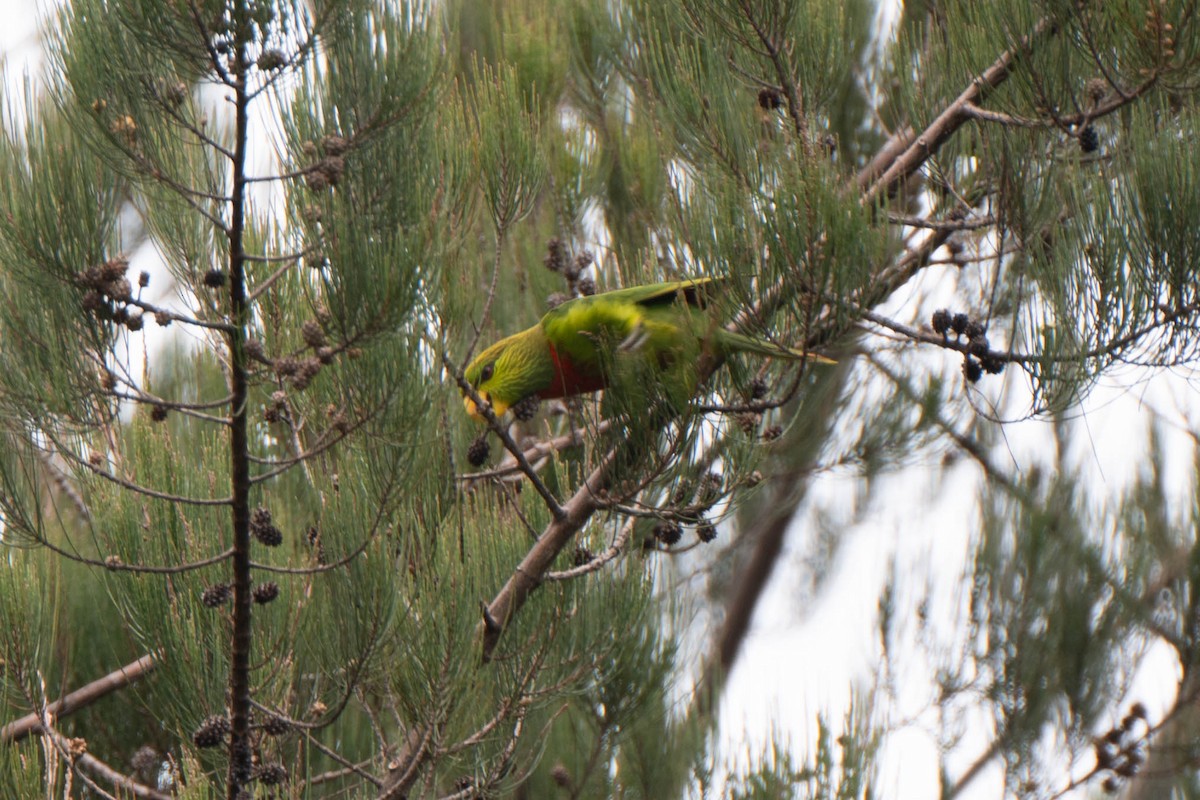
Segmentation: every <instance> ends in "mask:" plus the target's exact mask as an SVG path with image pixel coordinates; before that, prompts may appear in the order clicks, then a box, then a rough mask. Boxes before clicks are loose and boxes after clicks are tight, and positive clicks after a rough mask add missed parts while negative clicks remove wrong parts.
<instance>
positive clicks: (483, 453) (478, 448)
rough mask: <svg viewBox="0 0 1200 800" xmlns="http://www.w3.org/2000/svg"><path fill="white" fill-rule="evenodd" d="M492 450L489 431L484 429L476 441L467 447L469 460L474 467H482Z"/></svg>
mask: <svg viewBox="0 0 1200 800" xmlns="http://www.w3.org/2000/svg"><path fill="white" fill-rule="evenodd" d="M490 452H491V448H490V446H489V445H488V439H487V431H484V432H483V433H481V434H479V435H478V436H476V437H475V441H473V442H471V446H470V447H468V448H467V461H468V462H469V463H470V465H471V466H472V467H482V466H483V463H484V462H485V461H487V460H488V454H489V453H490Z"/></svg>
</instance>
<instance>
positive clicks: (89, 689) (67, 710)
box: [0, 653, 161, 743]
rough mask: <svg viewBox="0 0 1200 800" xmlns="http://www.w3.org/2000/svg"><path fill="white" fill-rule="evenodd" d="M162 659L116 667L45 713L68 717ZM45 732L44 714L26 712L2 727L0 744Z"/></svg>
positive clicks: (153, 656) (153, 655)
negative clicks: (43, 728)
mask: <svg viewBox="0 0 1200 800" xmlns="http://www.w3.org/2000/svg"><path fill="white" fill-rule="evenodd" d="M160 661H161V654H159V653H147V654H146V655H144V656H142V657H141V658H139V659H138V660H137V661H134V662H132V663H129V664H126V665H125V666H123V667H120V668H119V669H116V670H113V671H112V672H110V673H109V674H107V675H105V676H104V677H103V678H98V679H97V680H94V681H92V682H91V683H89V684H87V685H86V686H83V687H80V688H79V689H76V690H75V691H73V692H71V693H70V694H68V695H64V696H63V697H61V698H59V699H58V700H55V701H54V702H53V703H50V704H49V705H47V706H46V708H45V709H44V712H43V713H45V714H49V715H51V716H53V717H65V716H67V715H68V714H71V713H73V712H75V711H78V710H79V709H81V708H86V707H87V706H90V705H91V704H92V703H94V702H96V701H97V700H99V699H100V698H102V697H105V696H106V695H109V694H111V693H113V692H116V691H119V690H121V689H124V688H125V687H126V686H128V685H129V684H131V683H133V682H134V681H137V680H140V679H141V678H143V677H145V676H146V675H148V674H149V673H151V672H153V671H154V670H155V669H156V668H157V667H158V666H159V662H160ZM41 731H42V714H37V713H34V714H26V715H25V716H24V717H21V718H20V719H18V720H14V721H13V722H10V723H8V724H7V725H5V726H4V727H2V728H0V743H7V742H19V741H21V740H22V739H24V738H25V737H26V736H28V735H29V734H31V733H40V732H41Z"/></svg>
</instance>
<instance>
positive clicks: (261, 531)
mask: <svg viewBox="0 0 1200 800" xmlns="http://www.w3.org/2000/svg"><path fill="white" fill-rule="evenodd" d="M250 533H252V534H253V535H254V538H255V539H258V540H259V541H260V542H262V543H263V544H265V545H266V546H267V547H278V546H279V545H281V544H283V533H282V532H280V530H279V528H276V527H275V525H274V524H272V522H271V512H270V511H268V510H267V509H266V508H263V507H262V506H259V507H258V508H256V509H254V511H253V512H251V514H250Z"/></svg>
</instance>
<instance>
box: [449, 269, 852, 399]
mask: <svg viewBox="0 0 1200 800" xmlns="http://www.w3.org/2000/svg"><path fill="white" fill-rule="evenodd" d="M725 285H726V281H724V280H721V279H713V278H697V279H694V280H683V281H671V282H668V283H655V284H649V285H646V286H634V287H631V288H628V289H617V290H615V291H611V292H603V293H601V294H596V295H592V296H590V297H579V298H576V299H574V300H569V301H567V302H565V303H563V304H561V305H559V306H557V307H555V308H553V309H551V310H550V311H548V312H547V313H546V315H545V316H543V317H542V319H541V321H540V322H538V323H537V324H536V325H534V326H533V327H532V328H529V329H527V330H524V331H521V332H520V333H514V334H513V335H512V336H507V337H505V338H504V339H501V340H500V341H498V342H496V343H495V344H493V345H492V346H491V347H488V348H487V349H486V350H484V351H483V352H481V353H480V354H479V355H478V356H476V357H475V358H474V359H473V360H472V361H471V363H470V364H469V365H468V366H467V369H466V372H465V377H466V379H467V382H468V383H470V384H471V386H473V387H474V388H475V391H476V392H477V393H478V394H479V396H480V398H481V399H483V400H484V401H486V402H488V403H490V404H491V406H492V410H493V412H494V413H495V414H496V415H497V416H501V415H503V414H504V413H505V412H506V411H508V409H509V408H511V407H512V406H513V405H515V404H516V403H518V402H520V401H521V400H524V399H525V398H527V397H531V396H536V397H539V398H541V399H551V398H556V397H570V396H572V395H576V394H583V393H586V392H594V391H597V390H599V389H605V388H609V387H615V386H617V385H622V386H625V387H628V388H634V387H635V386H636V387H637V388H639V389H641V390H642V391H646V390H655V389H657V390H659V391H665V392H666V393H667V394H668V396H670V398H671V400H672V402H674V403H675V404H676V405H678V404H679V403H680V402H681V401H682V402H683V403H686V401H687V400H688V399H690V398H691V396H692V394H693V393H694V392H695V390H696V388H697V387H696V385H695V383H696V380H697V377H698V376H697V375H696V370H697V366H698V364H699V362H700V358H701V356H702V355H703V354H705V353H709V354H711V355H712V356H714V357H716V358H717V359H718V360H724V359H725V358H726V357H727V356H729V355H730V354H732V353H737V352H747V353H758V354H760V355H764V356H772V357H777V358H792V359H797V358H808V359H812V360H816V361H823V362H826V363H831V362H830V360H829V359H827V358H824V357H822V356H819V355H816V354H814V353H806V352H801V351H799V350H789V349H785V348H782V347H778V346H776V345H773V344H771V343H770V342H766V341H763V340H761V339H756V338H754V337H752V336H746V335H743V334H740V333H732V332H730V331H727V330H725V328H724V326H723V325H722V324H721V321H720V320H718V319H715V318H714V315H713V313H712V309H711V308H710V306H711V305H712V304H713V303H712V300H713V297H714V296H715V295H716V294H717V293H718V292H720V291H722V290H723V288H724V287H725ZM622 378H624V380H622ZM653 381H657V382H658V383H660V384H663V385H661V386H658V387H650V386H646V385H645V384H646V383H647V382H653ZM463 399H464V403H465V405H466V409H467V413H468V414H470V415H471V416H472V417H474V418H476V419H482V415H481V414H480V413H479V410H478V409H477V408H476V407H475V403H474V402H473V401H472V400H471V398H470V397H464V398H463Z"/></svg>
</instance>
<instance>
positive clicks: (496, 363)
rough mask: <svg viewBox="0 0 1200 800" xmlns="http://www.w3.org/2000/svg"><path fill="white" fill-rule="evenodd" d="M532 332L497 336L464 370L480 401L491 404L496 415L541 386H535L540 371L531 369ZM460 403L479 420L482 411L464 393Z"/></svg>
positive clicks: (533, 330)
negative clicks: (498, 339)
mask: <svg viewBox="0 0 1200 800" xmlns="http://www.w3.org/2000/svg"><path fill="white" fill-rule="evenodd" d="M535 334H540V331H538V330H537V329H530V330H528V331H524V332H522V333H518V334H514V335H512V336H509V337H507V338H504V339H501V340H500V341H498V342H496V343H495V344H493V345H492V346H491V347H489V348H487V349H486V350H484V351H483V352H482V353H480V354H479V355H477V356H475V358H474V360H472V361H471V363H470V364H468V365H467V369H466V372H465V373H464V377H466V379H467V383H469V384H471V386H472V387H473V388H474V389H475V392H476V394H478V395H479V397H480V399H481V400H483V401H484V402H486V403H488V404H489V405H491V407H492V412H493V413H494V414H495V415H496V416H497V417H500V416H503V415H504V412H506V411H508V409H510V408H511V407H512V406H513V405H514V404H515V403H517V402H519V401H520V400H523V399H524V398H526V397H528V396H529V395H531V394H536V393H537V392H538V391H539V390H540V389H542V388H543V387H542V386H539V385H538V381H539V379H540V376H541V373H542V372H543V371H542V370H538V369H534V368H533V366H534V363H533V362H535V361H536V352H534V351H535V350H536V348H535V346H534V345H535V344H536V343H535V342H532V341H530V340H531V338H533V335H535ZM542 339H543V340H544V337H542ZM463 406H464V407H465V408H466V409H467V413H468V414H470V415H471V417H472V418H473V419H475V420H477V421H482V420H483V414H481V413H480V411H479V409H478V408H477V407H476V405H475V402H474V401H473V400H472V399H471V398H470V397H468V396H466V395H465V394H464V395H463Z"/></svg>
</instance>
